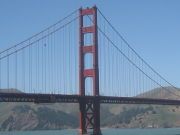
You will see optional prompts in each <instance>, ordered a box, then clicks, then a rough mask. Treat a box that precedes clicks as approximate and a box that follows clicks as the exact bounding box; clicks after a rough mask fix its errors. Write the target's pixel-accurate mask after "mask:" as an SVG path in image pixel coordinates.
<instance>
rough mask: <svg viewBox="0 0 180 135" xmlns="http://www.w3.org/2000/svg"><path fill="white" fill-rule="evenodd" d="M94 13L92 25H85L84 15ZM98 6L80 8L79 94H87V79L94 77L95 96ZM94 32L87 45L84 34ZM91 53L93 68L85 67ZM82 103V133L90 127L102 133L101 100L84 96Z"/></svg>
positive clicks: (97, 92)
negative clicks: (91, 41) (90, 99)
mask: <svg viewBox="0 0 180 135" xmlns="http://www.w3.org/2000/svg"><path fill="white" fill-rule="evenodd" d="M86 15H92V16H93V20H92V21H93V23H92V26H89V27H83V26H84V25H83V16H86ZM97 32H98V31H97V8H96V6H94V7H92V8H87V9H82V8H81V9H79V95H80V96H86V90H85V79H86V78H87V77H91V78H92V79H93V96H99V69H98V33H97ZM87 33H92V35H93V44H92V45H89V46H85V44H84V34H87ZM86 53H91V54H92V56H93V68H92V69H84V67H85V66H84V63H85V62H84V56H85V54H86ZM79 104H80V129H81V131H80V132H81V133H80V134H81V135H83V134H87V132H88V129H90V128H91V129H92V130H93V135H100V134H101V131H100V102H99V100H94V101H93V102H92V101H89V100H86V98H84V100H81V101H80V102H79Z"/></svg>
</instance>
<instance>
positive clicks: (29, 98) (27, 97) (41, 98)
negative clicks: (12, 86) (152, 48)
mask: <svg viewBox="0 0 180 135" xmlns="http://www.w3.org/2000/svg"><path fill="white" fill-rule="evenodd" d="M82 100H83V101H90V102H93V101H96V100H99V101H100V103H102V104H157V105H180V100H172V99H153V98H139V97H111V96H79V95H61V94H27V93H0V102H34V103H79V102H80V101H82Z"/></svg>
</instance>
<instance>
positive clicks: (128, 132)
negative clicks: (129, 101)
mask: <svg viewBox="0 0 180 135" xmlns="http://www.w3.org/2000/svg"><path fill="white" fill-rule="evenodd" d="M102 133H103V135H180V128H169V129H167V128H166V129H103V130H102ZM77 134H78V131H77V130H60V131H51V130H49V131H15V132H0V135H77Z"/></svg>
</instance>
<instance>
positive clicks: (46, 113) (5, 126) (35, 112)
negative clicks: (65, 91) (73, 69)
mask: <svg viewBox="0 0 180 135" xmlns="http://www.w3.org/2000/svg"><path fill="white" fill-rule="evenodd" d="M167 88H168V91H164V92H162V89H161V88H156V89H153V90H151V91H149V92H146V93H143V94H140V95H138V97H145V96H147V95H148V96H149V97H148V98H152V97H154V95H156V96H157V97H158V98H171V99H172V98H173V99H177V98H178V96H176V95H179V94H180V91H179V89H174V88H171V87H167ZM6 91H9V92H10V91H11V92H15V93H17V92H18V93H19V92H21V91H19V90H15V89H9V90H7V89H4V90H0V93H1V92H6ZM172 93H173V94H172ZM174 93H175V94H174ZM151 96H152V97H151ZM78 119H79V106H78V104H60V103H55V104H34V103H0V130H1V131H4V130H6V131H9V130H41V129H51V130H52V129H62V128H63V129H64V128H77V127H78V126H79V120H78ZM101 125H102V127H114V128H152V127H154V128H159V127H180V107H179V106H158V105H154V106H151V105H101Z"/></svg>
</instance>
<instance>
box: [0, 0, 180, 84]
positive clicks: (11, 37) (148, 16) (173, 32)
mask: <svg viewBox="0 0 180 135" xmlns="http://www.w3.org/2000/svg"><path fill="white" fill-rule="evenodd" d="M95 4H96V5H97V6H98V7H99V9H100V10H101V11H102V12H103V13H104V14H105V16H106V17H107V18H108V19H109V20H110V22H111V23H112V24H113V25H114V26H115V27H116V28H117V30H118V31H119V32H120V33H121V34H122V35H123V36H124V37H125V39H126V40H127V41H128V42H129V43H130V44H131V46H132V47H133V48H134V49H135V50H136V51H137V52H138V53H139V54H140V55H141V56H142V57H143V58H144V59H145V60H146V61H147V62H148V63H149V64H150V65H151V66H152V67H154V68H155V69H156V70H157V71H158V72H159V73H160V74H161V75H162V76H164V77H165V78H166V79H167V80H168V81H170V82H172V83H173V84H175V85H176V86H178V87H180V70H179V69H180V61H179V58H180V38H179V35H180V27H179V25H180V1H179V0H173V1H172V0H149V1H148V0H134V1H133V0H96V1H95V0H26V1H25V0H13V1H12V0H1V1H0V18H1V19H0V37H1V38H0V50H1V51H2V50H3V49H5V48H7V47H9V46H11V45H13V44H16V43H18V42H20V41H22V40H24V39H26V38H27V37H29V36H31V35H33V34H35V33H37V32H39V31H41V30H42V29H44V28H46V27H47V26H49V25H51V24H53V23H54V22H56V21H58V20H59V19H61V18H63V17H64V16H65V15H67V14H68V13H70V12H72V11H73V10H75V9H78V8H79V7H81V6H83V7H87V6H93V5H95Z"/></svg>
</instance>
